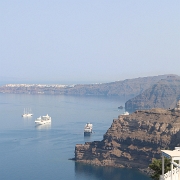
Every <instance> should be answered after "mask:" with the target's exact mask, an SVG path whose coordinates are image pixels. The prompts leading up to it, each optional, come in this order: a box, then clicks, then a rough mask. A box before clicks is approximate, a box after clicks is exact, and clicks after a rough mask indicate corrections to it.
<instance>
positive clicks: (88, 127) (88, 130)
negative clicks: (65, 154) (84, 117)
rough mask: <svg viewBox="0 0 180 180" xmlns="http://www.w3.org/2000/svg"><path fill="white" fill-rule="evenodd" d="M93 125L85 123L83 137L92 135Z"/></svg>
mask: <svg viewBox="0 0 180 180" xmlns="http://www.w3.org/2000/svg"><path fill="white" fill-rule="evenodd" d="M92 128H93V125H92V124H91V123H87V124H86V125H85V127H84V135H85V136H86V135H90V134H91V133H92Z"/></svg>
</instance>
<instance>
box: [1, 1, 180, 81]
mask: <svg viewBox="0 0 180 180" xmlns="http://www.w3.org/2000/svg"><path fill="white" fill-rule="evenodd" d="M163 74H177V75H180V1H179V0H172V1H169V0H158V1H157V0H151V1H149V0H137V1H135V0H111V1H110V0H38V1H37V0H30V1H24V0H1V1H0V80H1V81H2V80H21V81H22V82H24V83H25V82H27V81H32V82H33V81H34V82H35V81H36V82H37V81H39V82H42V81H44V82H46V81H49V82H58V83H61V82H78V83H81V82H94V83H98V82H112V81H118V80H124V79H131V78H137V77H146V76H156V75H163Z"/></svg>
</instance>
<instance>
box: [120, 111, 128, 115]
mask: <svg viewBox="0 0 180 180" xmlns="http://www.w3.org/2000/svg"><path fill="white" fill-rule="evenodd" d="M121 115H129V113H128V112H127V111H125V112H124V113H122V114H121Z"/></svg>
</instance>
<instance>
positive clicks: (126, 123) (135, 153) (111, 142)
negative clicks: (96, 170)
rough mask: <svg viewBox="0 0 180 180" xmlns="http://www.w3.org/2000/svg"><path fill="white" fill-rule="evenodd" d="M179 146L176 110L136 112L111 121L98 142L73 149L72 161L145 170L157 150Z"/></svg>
mask: <svg viewBox="0 0 180 180" xmlns="http://www.w3.org/2000/svg"><path fill="white" fill-rule="evenodd" d="M179 145H180V110H179V109H171V110H166V109H159V108H158V109H151V110H139V111H135V112H134V113H132V114H130V115H120V116H119V117H118V118H117V119H114V120H113V123H112V125H111V127H110V128H109V129H108V130H107V132H106V133H105V135H104V137H103V140H102V141H94V142H86V143H85V144H77V145H76V146H75V160H76V161H78V162H84V163H88V164H94V165H98V166H114V167H132V168H147V167H148V165H149V163H150V162H151V161H152V158H160V150H161V149H174V147H175V146H179Z"/></svg>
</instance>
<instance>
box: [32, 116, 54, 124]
mask: <svg viewBox="0 0 180 180" xmlns="http://www.w3.org/2000/svg"><path fill="white" fill-rule="evenodd" d="M35 123H36V124H37V125H41V124H48V123H51V117H50V116H49V115H48V114H47V115H46V116H40V117H38V118H37V119H36V120H35Z"/></svg>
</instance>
